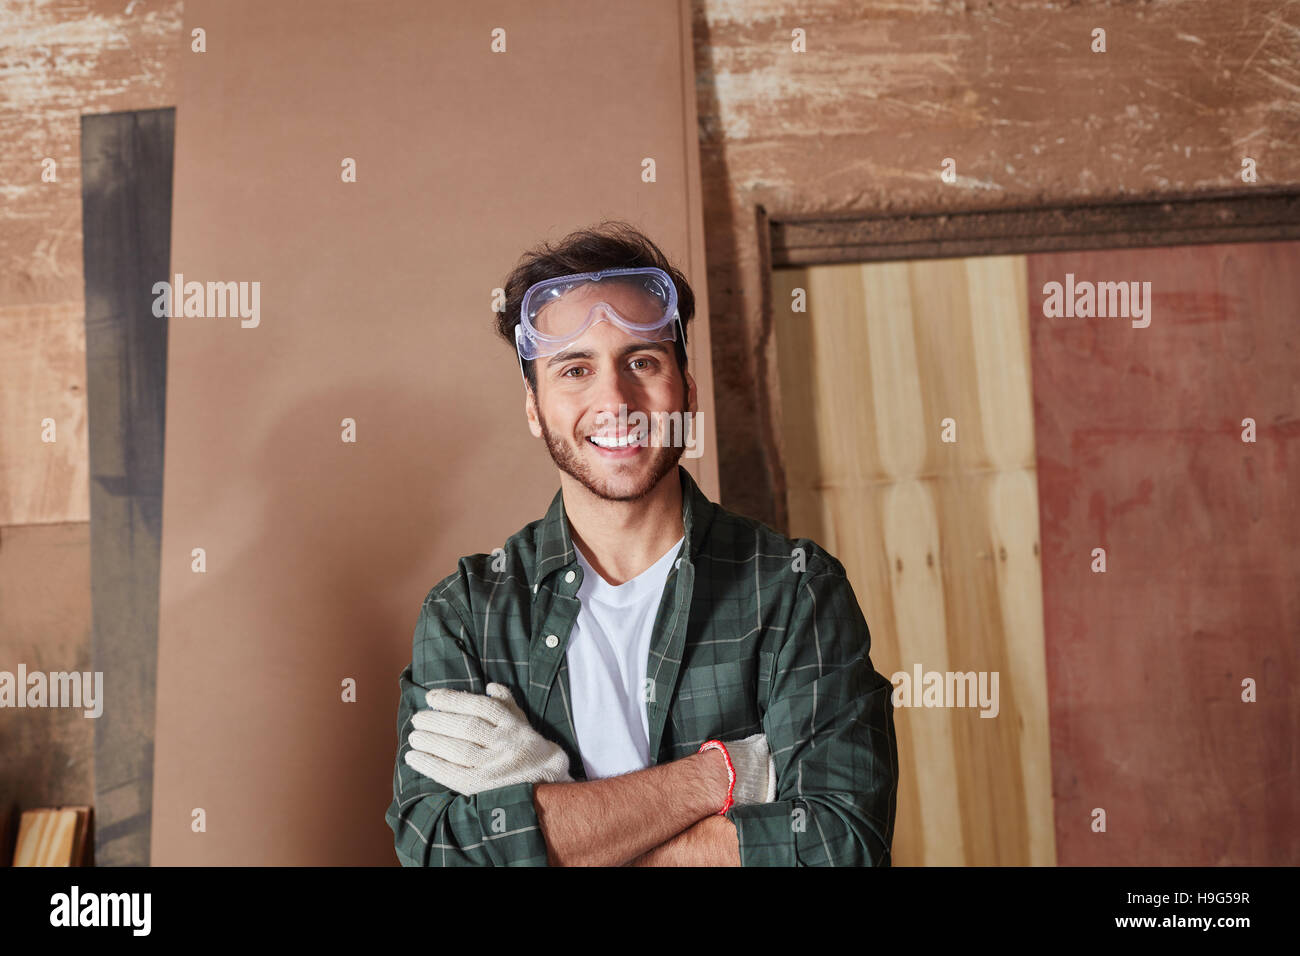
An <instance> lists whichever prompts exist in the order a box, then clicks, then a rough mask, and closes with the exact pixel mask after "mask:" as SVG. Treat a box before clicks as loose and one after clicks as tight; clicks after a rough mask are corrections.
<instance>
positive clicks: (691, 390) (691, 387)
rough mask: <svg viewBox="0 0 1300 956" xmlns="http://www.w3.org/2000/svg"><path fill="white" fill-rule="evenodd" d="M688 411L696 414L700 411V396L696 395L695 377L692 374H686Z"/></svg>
mask: <svg viewBox="0 0 1300 956" xmlns="http://www.w3.org/2000/svg"><path fill="white" fill-rule="evenodd" d="M686 384H687V391H686V410H687V411H688V412H691V413H692V414H694V413H695V412H696V411H697V410H698V405H699V396H698V395H696V393H695V376H694V375H692V374H691V373H690V372H687V373H686Z"/></svg>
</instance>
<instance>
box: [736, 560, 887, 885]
mask: <svg viewBox="0 0 1300 956" xmlns="http://www.w3.org/2000/svg"><path fill="white" fill-rule="evenodd" d="M816 565H817V567H816V569H815V570H814V569H810V570H809V571H807V572H804V573H803V574H802V575H801V579H800V583H799V593H798V597H797V600H796V602H795V605H794V608H793V610H792V613H791V617H790V621H789V625H788V626H787V628H786V632H785V633H786V638H785V642H784V644H783V645H782V647H781V650H780V651H779V653H778V655H777V661H776V666H775V668H774V675H773V684H772V690H771V695H770V697H769V700H768V702H767V709H766V711H765V713H764V715H763V726H764V732H765V734H766V735H767V739H768V745H769V746H770V747H771V750H772V759H773V762H774V763H775V765H776V771H777V794H776V800H775V801H774V802H772V803H767V804H748V805H744V806H740V807H733V808H732V809H731V810H729V811H728V812H727V814H726V815H727V817H728V818H729V819H730V820H731V821H732V822H733V823H734V824H735V825H736V831H737V837H738V840H739V843H740V861H741V865H742V866H888V865H889V863H890V845H891V843H892V841H893V832H894V813H895V808H896V798H897V793H898V745H897V741H896V738H895V734H894V720H893V701H892V692H893V687H892V685H891V684H890V683H889V681H888V680H886V679H885V677H884V676H882V675H881V674H879V673H877V672H876V670H875V669H874V668H873V667H872V665H871V659H870V649H871V634H870V632H869V630H868V628H867V622H866V619H865V618H864V617H863V615H862V610H861V608H860V607H859V606H858V601H857V598H856V596H855V595H854V593H853V588H852V586H851V585H850V583H849V581H848V578H847V576H846V575H845V573H844V568H843V566H842V565H841V564H840V563H839V562H838V561H836V560H835V559H834V558H832V557H830V556H829V555H825V553H824V552H823V553H822V556H821V557H820V559H819V560H818V561H817V562H816Z"/></svg>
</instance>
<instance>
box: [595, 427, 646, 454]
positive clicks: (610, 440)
mask: <svg viewBox="0 0 1300 956" xmlns="http://www.w3.org/2000/svg"><path fill="white" fill-rule="evenodd" d="M645 434H646V432H645V430H644V429H638V430H636V431H632V432H626V433H625V434H623V435H622V436H619V435H588V436H587V441H589V442H590V443H591V444H593V445H595V446H596V447H597V448H612V449H617V448H628V447H631V446H633V445H639V444H640V443H641V440H642V437H643V436H644V435H645Z"/></svg>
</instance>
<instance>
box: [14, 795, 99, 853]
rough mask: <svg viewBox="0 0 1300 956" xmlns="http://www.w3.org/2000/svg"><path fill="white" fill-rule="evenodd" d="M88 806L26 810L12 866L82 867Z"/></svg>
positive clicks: (88, 829)
mask: <svg viewBox="0 0 1300 956" xmlns="http://www.w3.org/2000/svg"><path fill="white" fill-rule="evenodd" d="M90 818H91V808H90V807H57V808H53V809H42V810H28V811H26V812H25V813H23V815H22V820H21V822H20V823H19V825H18V839H17V846H16V848H15V850H14V857H13V865H14V866H83V865H84V864H85V863H86V862H87V852H86V851H87V849H88V845H89V838H90Z"/></svg>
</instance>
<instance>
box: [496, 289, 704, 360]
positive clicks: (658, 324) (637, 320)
mask: <svg viewBox="0 0 1300 956" xmlns="http://www.w3.org/2000/svg"><path fill="white" fill-rule="evenodd" d="M598 283H606V284H608V285H615V284H617V285H623V286H630V287H632V288H634V289H636V290H638V292H641V293H644V296H643V299H644V302H645V305H644V306H643V307H642V308H640V309H638V310H637V311H636V313H635V315H631V314H627V313H628V312H629V311H630V310H629V309H627V308H625V310H624V311H623V312H620V311H619V310H618V309H616V308H615V307H614V306H613V305H612V304H610V302H608V301H606V299H605V298H602V299H600V300H599V301H597V302H595V303H593V304H592V305H591V306H590V308H588V309H587V310H586V311H585V312H584V311H583V310H582V309H580V308H573V307H569V308H564V307H562V306H561V305H560V303H561V302H563V301H564V300H565V299H566V297H568V296H570V295H572V294H573V293H574V292H576V291H578V290H580V289H586V288H588V287H589V286H591V285H594V284H598ZM620 300H621V301H625V300H623V297H620ZM601 321H609V322H612V323H613V324H614V325H617V326H618V327H619V328H620V329H622V330H623V331H625V332H627V333H628V334H630V335H633V336H635V337H637V338H639V339H644V340H645V341H647V342H665V341H672V340H675V339H676V338H677V335H678V332H680V333H681V336H682V344H683V345H685V344H686V329H685V327H684V326H683V325H682V319H681V316H680V315H679V314H678V312H677V286H676V285H674V283H673V280H672V279H671V278H669V276H668V273H666V272H664V271H663V270H662V269H656V268H654V267H645V268H639V269H602V270H601V271H599V272H580V273H578V274H576V275H567V276H558V277H556V278H554V279H544V280H542V281H541V282H537V283H534V284H533V285H532V286H530V287H529V289H528V291H527V292H525V293H524V301H523V302H522V303H521V305H520V309H519V324H518V325H516V326H515V346H516V350H517V351H518V353H519V372H520V374H521V375H524V361H525V360H532V359H536V358H541V357H543V356H547V355H554V354H555V353H556V352H560V351H562V350H563V349H565V348H566V347H568V346H569V345H570V344H571V343H573V342H575V341H577V340H578V339H579V338H581V337H582V336H583V334H584V333H585V332H586V331H587V330H588V329H589V328H591V327H592V326H593V325H595V324H596V323H597V322H601ZM524 381H525V382H526V381H528V376H527V375H524Z"/></svg>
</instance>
